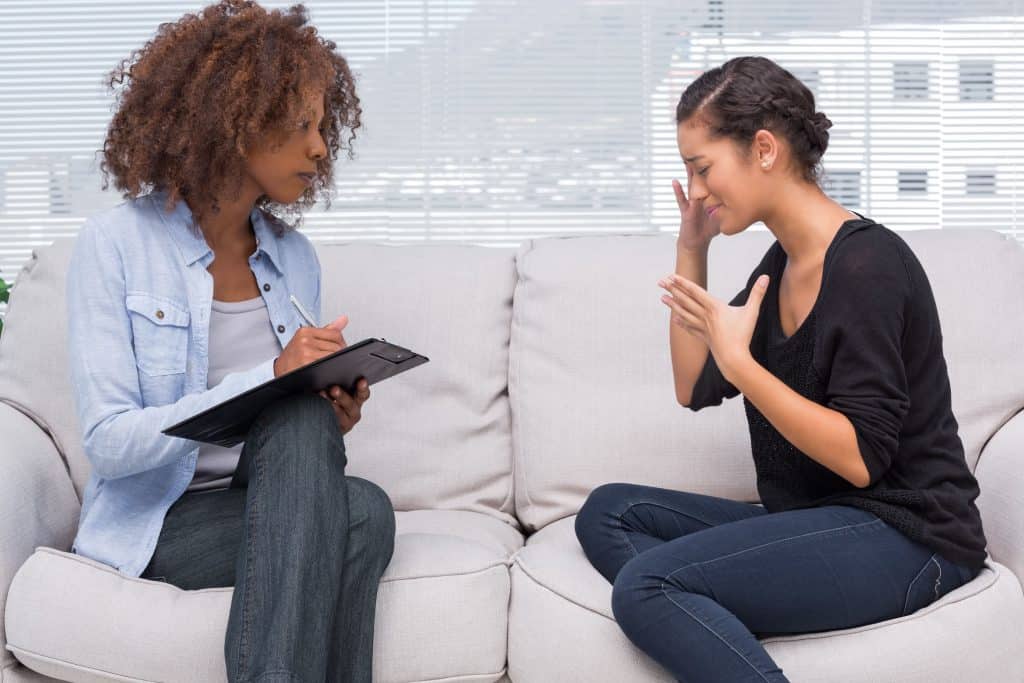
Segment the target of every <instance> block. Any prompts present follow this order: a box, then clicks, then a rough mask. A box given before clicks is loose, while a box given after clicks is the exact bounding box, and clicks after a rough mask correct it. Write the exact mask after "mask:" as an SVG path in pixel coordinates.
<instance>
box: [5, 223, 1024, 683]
mask: <svg viewBox="0 0 1024 683" xmlns="http://www.w3.org/2000/svg"><path fill="white" fill-rule="evenodd" d="M903 235H904V238H905V239H906V240H907V241H908V242H909V244H910V245H911V247H912V248H913V249H914V251H915V252H916V253H917V254H918V256H919V258H920V259H921V261H922V263H923V264H924V266H925V268H926V270H927V271H928V274H929V277H930V278H931V281H932V286H933V288H934V291H935V297H936V300H937V302H938V306H939V310H940V315H941V319H942V322H943V332H944V340H945V354H946V359H947V361H948V364H949V369H950V379H951V382H952V392H953V410H954V413H955V414H956V416H957V418H958V420H959V423H960V430H961V432H960V433H961V437H962V439H963V442H964V447H965V450H966V454H967V460H968V463H969V465H970V466H971V467H972V468H973V469H974V470H975V472H976V474H977V476H978V477H979V479H980V482H981V490H982V494H981V498H980V499H979V506H980V508H981V511H982V514H983V516H984V522H985V530H986V532H987V535H988V539H989V552H990V558H989V563H988V565H987V567H986V568H985V569H984V570H983V571H982V573H981V574H980V575H979V576H978V577H977V578H976V579H975V580H974V581H973V582H971V583H970V584H968V585H966V586H963V587H961V588H960V589H958V590H956V591H954V592H952V593H950V594H949V595H947V596H945V597H944V598H943V599H942V600H941V601H940V602H938V603H936V604H934V605H932V606H930V607H928V608H926V609H924V610H921V611H920V612H918V613H915V614H912V615H909V616H907V617H905V618H902V619H896V620H893V621H889V622H884V623H881V624H875V625H872V626H867V627H863V628H857V629H850V630H846V631H837V632H830V633H817V634H807V635H801V636H791V637H785V638H774V639H770V640H768V641H766V644H767V648H768V650H769V652H770V653H771V654H772V656H773V657H775V659H776V660H777V661H778V663H779V664H780V665H781V666H782V667H783V669H784V671H785V672H786V673H787V674H788V676H789V677H790V680H792V681H794V682H810V681H820V682H826V681H827V682H828V683H842V682H847V681H849V682H851V683H852V682H854V681H857V682H863V683H879V682H886V681H900V682H902V681H906V682H911V681H913V682H920V683H925V682H927V683H936V682H939V681H965V682H972V683H973V682H978V681H999V682H1002V681H1007V682H1009V681H1022V680H1024V597H1022V592H1021V577H1024V415H1021V414H1019V412H1020V411H1021V408H1022V407H1024V355H1022V350H1024V298H1022V297H1021V296H1020V294H1021V291H1022V290H1024V250H1022V248H1021V246H1020V245H1019V244H1018V243H1017V242H1015V241H1013V240H1010V239H1007V238H1003V237H1002V236H1000V235H999V234H997V233H994V232H987V231H984V232H982V231H979V232H966V231H939V230H934V231H921V232H911V233H903ZM772 239H773V238H772V236H771V235H770V234H769V233H766V232H747V233H744V234H742V235H739V236H736V237H732V238H719V239H718V240H716V241H715V242H714V243H713V245H712V249H711V259H710V271H711V276H710V283H709V284H710V286H709V289H710V291H711V293H712V294H714V295H716V296H718V297H719V298H722V299H726V300H728V299H729V298H731V297H732V295H733V294H735V292H736V291H738V290H739V288H740V287H742V285H743V284H744V283H745V281H746V277H747V275H748V274H749V272H750V270H751V269H752V268H753V267H754V266H755V265H756V264H757V262H758V261H759V259H760V257H761V255H762V254H763V253H764V251H765V250H766V249H767V248H768V246H769V245H770V243H771V241H772ZM71 244H72V240H71V239H62V240H60V241H58V242H56V243H54V244H53V245H51V246H48V247H45V248H40V249H37V250H36V252H35V254H34V256H33V258H32V259H31V260H30V262H29V263H28V264H26V266H25V268H24V269H23V270H22V272H21V273H20V274H19V276H18V281H17V285H16V287H15V288H14V291H13V292H12V297H11V303H10V308H9V311H8V315H7V322H6V325H5V327H4V333H3V336H2V337H0V618H2V621H0V644H2V645H3V646H4V647H0V682H2V683H12V682H21V681H45V680H50V678H48V677H52V678H57V679H61V680H71V681H222V680H224V678H225V674H224V665H223V649H222V648H223V632H224V629H225V624H226V621H227V615H228V605H229V602H230V596H231V589H230V588H224V589H209V590H202V591H193V592H186V591H181V590H178V589H177V588H174V587H173V586H170V585H167V584H164V583H158V582H151V581H145V580H139V579H129V578H125V577H123V576H121V575H119V574H118V573H116V572H115V571H113V570H111V569H110V568H108V567H105V566H104V565H102V564H99V563H97V562H93V561H91V560H88V559H85V558H82V557H78V556H75V555H71V554H69V553H68V552H67V550H68V549H69V547H70V543H71V540H72V538H73V536H74V533H75V529H76V524H77V520H78V514H79V500H80V495H81V492H82V488H83V485H84V483H85V481H86V479H87V477H88V472H89V464H88V462H87V460H86V459H85V457H84V455H83V452H82V448H81V442H80V438H79V426H78V424H77V420H76V418H75V414H74V409H73V402H72V397H71V394H70V387H69V382H68V378H67V377H68V368H67V361H66V352H65V336H66V325H65V321H64V315H65V311H64V275H63V274H64V272H65V270H66V266H67V261H68V257H69V255H70V246H71ZM318 253H319V256H320V260H321V263H322V267H323V273H324V287H325V296H324V302H323V311H324V316H325V318H331V317H334V315H336V314H340V313H347V314H349V315H350V316H351V321H352V322H351V324H350V326H349V328H348V330H347V331H346V337H347V338H348V339H349V340H351V341H355V340H358V339H362V338H364V337H370V336H376V337H385V338H387V339H389V340H391V341H395V342H397V343H400V344H404V345H407V346H409V347H411V348H413V349H415V350H417V351H420V352H422V353H424V354H425V355H427V356H429V357H430V359H431V362H430V363H429V364H428V365H426V366H424V367H423V368H421V369H418V370H416V371H415V372H411V373H407V374H405V375H401V376H399V377H397V378H394V379H392V380H389V381H387V382H384V383H381V384H380V385H377V386H376V387H375V388H374V391H373V398H372V399H371V402H370V404H369V405H368V406H367V408H366V409H365V410H364V417H363V420H362V422H361V423H360V425H359V426H358V427H357V428H356V429H355V430H354V431H353V432H352V433H351V434H350V435H349V436H348V437H347V442H348V446H349V448H348V451H349V457H350V465H349V472H350V473H351V474H355V475H359V476H362V477H366V478H368V479H371V480H373V481H375V482H378V483H380V484H381V485H382V486H383V487H384V488H385V489H386V490H387V491H388V493H389V494H390V495H391V498H392V500H393V502H394V504H395V507H396V509H397V510H398V513H397V517H398V538H397V543H396V550H395V555H394V559H393V560H392V563H391V565H390V567H389V568H388V570H387V572H386V574H385V576H384V579H383V584H382V587H381V591H380V595H379V602H378V610H377V626H376V629H377V630H376V641H375V651H374V666H375V672H376V677H375V678H376V680H378V681H382V682H386V683H392V682H394V683H398V682H402V683H408V682H411V681H435V682H441V681H443V682H446V683H455V682H463V681H466V682H469V681H480V682H483V681H507V680H512V681H515V682H516V683H551V682H558V683H570V682H575V681H579V682H591V681H593V682H602V681H608V682H621V681H630V682H631V681H668V680H670V679H669V677H668V676H667V675H666V674H665V672H664V671H662V670H661V669H660V668H659V667H658V666H657V665H655V664H654V663H653V662H652V661H651V660H649V659H648V658H647V657H646V656H645V655H643V654H642V653H640V652H639V651H638V650H636V649H635V648H634V647H632V645H631V644H630V643H629V641H628V640H627V639H626V638H625V637H624V636H623V634H622V633H621V631H620V630H619V628H618V626H617V625H616V624H615V622H614V621H613V619H612V614H611V609H610V596H611V588H610V586H609V585H608V584H607V582H605V580H604V579H603V578H602V577H601V576H600V575H599V574H598V573H597V572H596V571H595V570H593V569H592V568H591V567H590V565H589V564H588V563H587V562H586V560H585V558H584V556H583V553H582V551H581V550H580V547H579V545H578V543H577V541H576V538H575V536H574V533H573V518H574V517H573V516H574V514H575V513H576V511H577V510H578V509H579V507H580V505H581V504H582V502H583V501H584V499H585V498H586V496H587V494H588V492H589V491H590V490H591V489H593V488H594V487H596V486H598V485H599V484H601V483H604V482H609V481H633V482H639V483H648V484H654V485H659V486H665V487H672V488H677V489H686V490H691V491H699V492H704V493H709V494H713V495H719V496H727V497H730V498H735V499H738V500H746V501H756V495H757V494H756V489H755V486H754V470H753V466H752V463H751V460H750V455H749V449H750V442H749V437H748V434H747V428H746V420H745V416H744V413H743V408H742V403H741V401H740V400H739V399H734V400H731V401H726V402H725V403H724V404H723V405H722V406H720V407H717V408H710V409H706V410H704V411H701V412H700V413H691V412H690V411H688V410H685V409H683V408H681V407H680V406H678V405H677V404H676V402H675V398H674V395H673V390H672V381H671V368H670V361H669V355H668V344H667V335H668V330H667V325H668V321H667V318H668V316H667V312H666V311H665V310H664V307H663V305H662V304H661V303H660V302H659V300H658V298H659V293H660V290H659V289H658V288H657V286H656V282H657V280H658V278H659V277H660V276H661V275H663V274H665V273H667V272H670V270H671V268H672V266H673V264H674V237H673V236H672V235H659V234H642V235H618V236H588V237H573V238H551V239H545V240H538V241H532V242H527V243H525V244H524V245H523V246H522V247H521V248H520V249H518V250H509V249H497V248H488V247H481V246H470V245H452V244H436V243H432V244H418V245H403V246H396V245H378V244H367V243H349V244H332V245H319V246H318ZM1015 416H1016V417H1015Z"/></svg>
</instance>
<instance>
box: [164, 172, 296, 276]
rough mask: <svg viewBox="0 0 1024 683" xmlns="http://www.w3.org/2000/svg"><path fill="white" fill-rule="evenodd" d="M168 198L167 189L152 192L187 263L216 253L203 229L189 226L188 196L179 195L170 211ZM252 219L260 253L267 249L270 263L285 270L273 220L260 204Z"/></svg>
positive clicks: (165, 222) (279, 270) (190, 216)
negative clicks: (197, 230) (166, 210)
mask: <svg viewBox="0 0 1024 683" xmlns="http://www.w3.org/2000/svg"><path fill="white" fill-rule="evenodd" d="M166 199H167V193H166V191H155V192H153V193H152V194H151V200H152V201H153V203H154V208H156V210H157V213H159V214H160V218H161V219H163V221H164V224H165V225H166V226H167V229H168V230H169V231H170V233H171V237H172V238H174V241H175V243H176V244H177V245H178V248H179V249H180V250H181V255H182V258H183V259H184V261H185V265H187V266H190V265H192V264H193V263H195V262H196V261H198V260H199V259H201V258H202V257H203V256H205V255H206V254H207V253H212V250H211V249H210V246H209V245H208V244H207V243H206V238H205V237H204V236H203V235H202V233H201V232H199V233H198V234H197V233H196V232H193V231H192V230H191V229H190V228H189V224H190V223H191V222H192V211H191V209H189V207H188V204H187V203H186V202H185V200H184V199H178V201H177V203H176V204H175V205H174V209H173V210H172V211H171V212H170V213H167V212H165V211H164V203H165V202H166ZM249 220H251V221H252V227H253V232H254V233H255V235H256V251H257V253H259V252H263V253H264V254H266V255H267V259H269V261H270V264H271V265H272V266H273V267H274V268H275V269H276V270H277V272H278V273H282V271H281V265H280V256H279V252H278V249H277V235H276V234H274V229H273V226H271V225H270V220H269V219H268V218H267V216H266V215H265V214H264V213H263V211H262V209H260V208H259V207H258V206H253V208H252V212H251V213H250V214H249Z"/></svg>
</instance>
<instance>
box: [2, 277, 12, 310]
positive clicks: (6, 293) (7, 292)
mask: <svg viewBox="0 0 1024 683" xmlns="http://www.w3.org/2000/svg"><path fill="white" fill-rule="evenodd" d="M10 296H11V292H10V290H9V289H8V288H7V283H6V282H4V279H3V278H2V277H0V303H4V304H5V303H7V299H8V298H9V297H10Z"/></svg>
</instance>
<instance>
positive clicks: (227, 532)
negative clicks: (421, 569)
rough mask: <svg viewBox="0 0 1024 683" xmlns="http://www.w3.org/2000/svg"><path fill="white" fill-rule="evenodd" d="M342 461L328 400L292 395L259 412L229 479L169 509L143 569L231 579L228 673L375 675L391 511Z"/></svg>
mask: <svg viewBox="0 0 1024 683" xmlns="http://www.w3.org/2000/svg"><path fill="white" fill-rule="evenodd" d="M346 463H347V459H346V456H345V444H344V442H343V439H342V434H341V431H340V429H339V428H338V422H337V418H336V417H335V415H334V411H333V410H332V409H331V407H330V404H329V403H328V401H327V400H326V399H324V398H322V397H321V396H318V395H317V394H312V393H311V394H302V395H297V396H290V397H287V398H284V399H281V400H280V401H277V402H276V403H274V404H272V405H270V406H269V407H268V408H267V409H266V410H264V411H263V413H262V414H261V415H260V417H259V418H258V419H257V420H256V422H255V423H254V424H253V427H252V429H251V430H250V431H249V434H248V435H247V437H246V441H245V445H244V446H243V449H242V457H241V458H240V460H239V465H238V470H237V471H236V472H235V477H234V480H233V481H232V486H231V488H228V489H220V490H215V491H196V492H190V493H185V494H184V495H183V496H182V497H181V498H179V499H178V500H177V501H176V502H175V503H174V505H172V506H171V508H170V510H168V513H167V516H166V518H165V520H164V525H163V528H162V530H161V532H160V538H159V541H158V542H157V547H156V551H155V553H154V555H153V559H152V560H151V561H150V564H149V566H148V567H147V568H146V570H145V571H144V572H143V577H145V578H151V579H161V580H164V581H167V582H169V583H171V584H174V585H176V586H178V587H180V588H184V589H188V590H192V589H199V588H209V587H214V586H234V587H235V591H234V594H233V596H232V598H231V611H230V615H229V617H228V628H227V634H226V637H225V641H224V655H225V661H226V665H227V673H228V680H229V681H232V683H234V682H237V681H260V682H261V683H264V682H278V681H281V682H284V681H287V682H288V683H294V682H298V681H301V682H303V683H321V682H322V681H339V682H340V681H344V682H345V683H350V682H354V683H370V680H371V671H372V664H373V629H374V615H375V610H376V604H377V588H378V586H379V583H380V577H381V575H382V574H383V573H384V570H385V568H386V567H387V565H388V563H389V562H390V561H391V555H392V551H393V548H394V537H395V514H394V510H393V509H392V506H391V501H390V499H389V498H388V496H387V494H386V493H384V491H383V490H381V488H380V487H379V486H377V485H376V484H372V483H370V482H368V481H366V480H364V479H358V478H356V477H349V476H347V475H346V474H345V465H346Z"/></svg>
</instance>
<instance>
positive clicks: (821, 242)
mask: <svg viewBox="0 0 1024 683" xmlns="http://www.w3.org/2000/svg"><path fill="white" fill-rule="evenodd" d="M851 218H856V216H855V215H854V214H853V213H851V212H849V211H847V210H846V209H844V208H843V207H842V206H841V205H839V204H838V203H836V202H835V201H833V200H832V199H830V198H829V197H828V196H826V195H825V193H824V192H822V191H821V188H819V187H818V186H817V185H816V184H814V183H787V184H786V185H784V186H783V187H782V188H780V191H779V192H777V193H775V198H774V201H773V205H772V207H771V211H770V213H769V214H768V215H766V216H765V217H764V224H765V225H766V226H768V229H769V230H770V231H771V232H772V234H774V235H775V237H776V238H777V239H778V240H779V244H780V245H781V246H782V250H783V251H785V252H786V260H787V261H788V262H789V263H791V264H793V265H795V266H797V267H803V266H805V265H806V266H809V267H810V266H815V265H817V264H819V263H821V262H822V261H823V260H824V258H825V252H826V251H827V250H828V246H829V245H830V244H831V243H832V240H833V238H834V237H835V235H836V233H837V232H839V228H840V227H842V225H843V223H844V222H845V221H848V220H850V219H851Z"/></svg>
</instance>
